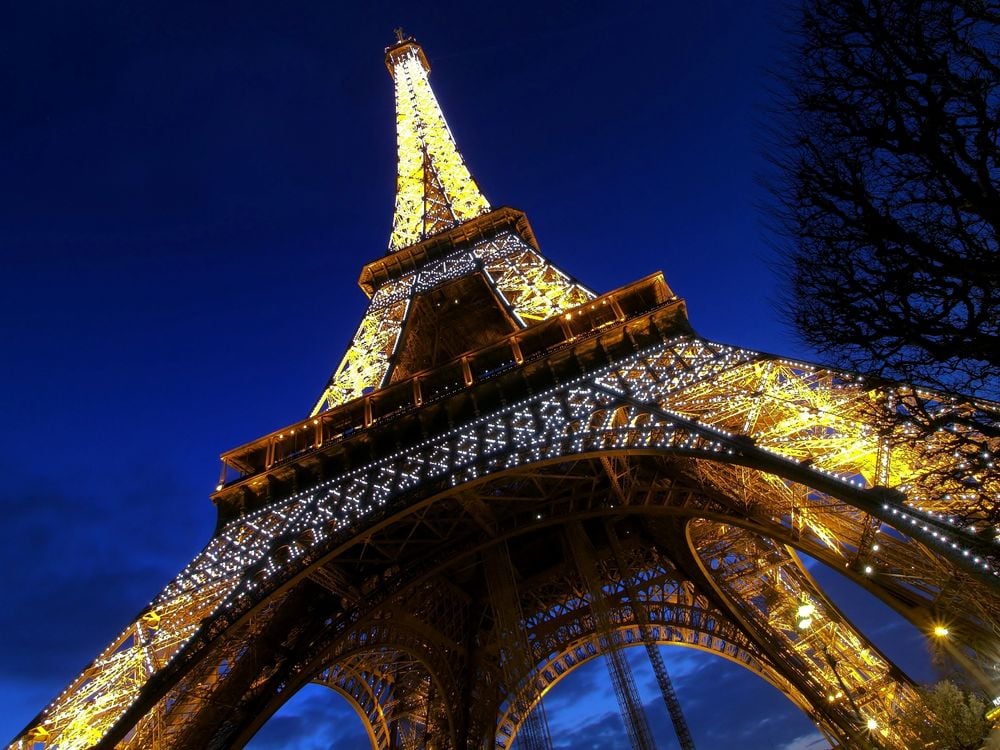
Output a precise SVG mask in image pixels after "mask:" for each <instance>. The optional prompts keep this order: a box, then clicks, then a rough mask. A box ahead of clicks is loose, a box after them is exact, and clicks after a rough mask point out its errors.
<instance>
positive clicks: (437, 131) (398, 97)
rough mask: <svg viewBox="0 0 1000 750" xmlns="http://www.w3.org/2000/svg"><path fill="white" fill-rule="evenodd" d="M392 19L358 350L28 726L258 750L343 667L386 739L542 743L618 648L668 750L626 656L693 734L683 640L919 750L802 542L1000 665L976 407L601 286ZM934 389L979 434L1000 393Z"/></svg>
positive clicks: (253, 454) (618, 669) (53, 744)
mask: <svg viewBox="0 0 1000 750" xmlns="http://www.w3.org/2000/svg"><path fill="white" fill-rule="evenodd" d="M397 35H398V38H397V41H396V43H394V44H393V45H392V46H390V47H389V48H388V49H387V50H386V54H385V63H386V66H387V67H388V70H389V73H390V75H391V77H392V80H393V82H394V90H395V102H396V129H397V146H398V176H397V187H396V202H395V214H394V219H393V225H392V234H391V238H390V241H389V248H388V252H387V253H386V254H385V255H384V256H383V257H380V258H377V259H376V260H373V261H372V262H370V263H368V264H367V265H365V266H364V267H363V269H362V271H361V277H360V285H361V287H362V289H363V290H364V292H365V293H366V294H367V295H368V297H369V298H370V303H369V307H368V310H367V313H366V314H365V316H364V318H363V320H362V321H361V324H360V326H359V327H358V330H357V333H356V334H355V336H354V338H353V340H352V341H351V342H350V345H349V347H348V349H347V353H346V354H345V356H344V358H343V361H342V362H341V364H340V366H339V367H338V368H337V369H336V371H335V372H334V373H333V375H332V376H331V377H330V378H329V380H328V382H327V383H326V385H325V387H324V388H323V390H322V393H321V394H320V396H319V399H318V400H317V402H316V405H315V407H314V408H313V410H312V413H311V414H310V415H309V416H308V417H307V418H306V419H303V420H301V421H297V422H295V423H294V424H291V425H288V426H286V427H283V428H282V429H280V430H277V431H275V432H273V433H271V434H269V435H265V436H263V437H261V438H259V439H257V440H254V441H252V442H250V443H247V444H246V445H243V446H240V447H238V448H235V449H233V450H230V451H228V452H227V453H225V454H223V456H222V463H223V472H222V476H221V478H220V481H219V484H218V486H217V487H216V491H215V492H214V494H213V495H212V500H213V502H214V503H215V505H216V506H217V508H218V526H217V528H216V531H215V534H214V536H213V537H212V539H211V540H210V541H209V542H208V544H207V545H206V546H205V548H204V550H203V551H202V552H201V553H199V554H198V555H197V557H195V559H194V560H192V561H191V563H190V564H189V565H188V566H187V567H185V568H184V569H183V570H182V571H181V572H180V573H179V574H178V575H177V576H176V578H175V579H174V580H173V581H171V582H170V584H169V585H168V586H167V587H166V588H165V589H164V590H163V591H162V592H160V593H159V594H158V595H157V596H156V597H155V598H154V599H153V600H152V602H151V603H150V604H149V605H148V606H147V607H145V608H144V609H143V610H142V611H141V612H140V613H139V614H138V615H137V616H136V618H135V619H134V621H133V622H131V623H129V624H128V625H127V626H126V627H125V629H124V630H123V631H122V632H121V633H120V634H118V635H117V636H116V637H115V638H114V639H113V640H112V641H111V643H110V645H109V646H108V647H107V648H106V649H105V650H104V651H102V652H101V653H100V654H99V655H98V656H97V657H96V658H95V659H94V661H93V662H91V663H90V664H89V665H88V666H87V667H86V668H85V669H84V670H83V671H82V672H81V673H80V674H79V675H78V676H77V677H76V678H75V679H74V680H73V681H72V682H71V683H70V684H69V685H68V686H67V688H66V689H65V690H64V691H63V692H62V693H60V694H59V696H57V697H56V698H55V700H53V701H52V703H51V704H50V705H49V706H48V707H47V708H45V709H44V710H43V711H42V712H41V713H40V714H39V715H38V716H37V717H36V718H35V719H34V720H33V721H32V722H31V723H30V724H29V725H28V726H27V727H26V728H25V729H24V731H23V732H22V733H21V734H20V735H19V736H18V737H17V738H16V739H15V740H14V741H13V742H12V744H11V745H10V747H11V748H16V749H17V750H27V749H29V748H31V749H33V750H35V749H41V748H51V749H55V748H58V749H59V750H71V749H75V748H86V747H98V748H112V747H120V748H217V749H220V748H235V747H241V746H243V745H244V744H245V743H246V742H247V741H248V740H249V739H250V738H251V737H252V736H253V734H254V733H255V731H256V730H257V729H259V728H260V727H261V726H262V724H263V723H264V722H265V721H267V719H268V717H270V716H271V715H272V714H273V713H274V712H275V711H276V710H277V709H278V708H280V707H281V706H282V705H283V704H284V702H285V701H286V700H287V699H288V698H289V697H290V696H292V695H294V694H295V693H296V691H297V690H299V689H300V688H301V687H303V686H304V685H306V684H308V683H320V684H323V685H326V686H328V687H330V688H331V689H333V690H335V691H337V692H338V693H340V694H341V695H343V696H345V697H346V698H347V699H348V700H349V701H350V702H351V704H352V705H353V706H354V708H355V709H356V710H357V712H358V713H359V715H361V716H362V718H363V721H364V724H365V727H366V729H367V731H368V734H369V737H370V739H371V743H372V747H374V748H378V749H379V750H383V749H388V748H434V749H435V750H438V749H439V750H444V749H445V748H455V749H457V748H469V749H471V748H504V749H506V748H511V747H512V746H514V744H515V743H517V744H519V746H521V747H527V748H532V749H534V748H546V747H551V739H550V737H549V735H548V729H547V722H546V718H545V715H544V709H543V708H542V707H541V703H540V699H541V696H543V695H544V694H545V692H546V691H547V690H548V689H549V688H550V687H552V686H553V685H554V684H555V683H556V682H558V681H559V680H560V679H562V678H563V677H565V676H566V675H567V674H569V673H570V672H572V671H573V670H574V669H575V668H576V667H577V666H579V665H581V664H583V663H585V662H588V661H589V660H591V659H594V658H601V659H603V660H604V661H605V662H606V664H607V669H608V673H609V679H610V681H611V683H612V685H613V687H614V689H615V695H616V697H617V699H618V703H619V706H620V709H621V713H622V717H623V719H624V723H625V726H626V729H627V732H628V736H629V741H630V744H631V746H632V747H634V748H639V749H642V750H645V749H646V748H652V747H655V740H654V738H653V736H652V734H651V732H650V730H649V726H648V723H647V720H646V718H645V716H644V713H643V707H642V705H641V703H640V702H639V699H638V696H637V692H636V689H635V684H634V680H633V677H632V675H631V672H630V667H629V663H628V661H627V660H626V659H624V658H623V655H622V650H623V649H624V648H626V647H629V646H633V645H644V646H646V648H647V650H648V652H649V653H650V655H651V658H652V659H653V666H654V670H655V673H656V676H657V679H658V682H659V685H660V687H661V690H662V691H663V695H664V700H665V701H666V703H667V707H668V709H669V711H670V714H671V716H672V718H673V719H674V723H675V727H676V729H677V732H678V736H679V739H680V741H681V746H682V747H685V748H686V747H692V746H693V743H692V742H691V739H690V734H689V733H688V732H687V728H686V725H685V723H684V720H683V715H682V713H681V711H680V708H679V704H678V702H677V696H676V694H675V693H674V692H673V689H672V686H671V684H670V681H669V676H668V675H667V673H666V670H665V668H664V666H663V662H662V659H660V657H659V650H658V648H657V647H658V646H660V645H681V646H687V647H689V648H696V649H700V650H702V651H708V652H711V653H714V654H717V655H719V656H722V657H724V658H726V659H729V660H730V661H732V662H735V663H736V664H739V665H741V666H743V667H745V668H747V669H749V670H751V671H753V672H754V673H756V674H757V675H759V676H760V677H761V678H763V679H764V680H766V681H768V682H769V683H770V684H771V685H773V686H775V687H776V688H777V689H778V690H780V691H781V692H782V693H783V694H784V695H786V696H787V697H788V698H789V699H790V700H791V701H792V702H793V703H794V704H795V705H796V706H798V707H799V708H800V709H801V710H802V711H803V712H805V713H806V714H807V715H808V716H809V717H810V718H811V719H812V720H814V721H815V723H816V725H817V726H818V727H819V728H820V729H821V731H822V732H823V733H824V734H825V735H826V736H827V737H828V738H829V739H830V741H831V743H833V744H835V745H836V746H838V747H849V748H873V747H875V748H887V749H888V748H892V749H895V748H899V749H900V750H902V749H903V748H910V747H913V746H914V741H915V740H914V737H913V736H912V734H911V730H910V729H909V728H908V727H907V726H906V725H905V724H904V723H903V722H902V721H900V718H899V717H900V712H901V711H903V710H904V709H906V708H907V707H908V706H910V704H912V703H913V702H915V701H918V700H919V698H918V695H917V693H916V691H915V689H914V686H913V684H912V683H911V681H910V680H909V679H908V678H907V677H906V675H904V674H903V673H902V672H901V671H900V670H899V669H898V668H897V667H896V666H895V665H893V664H892V663H891V662H890V661H889V659H888V658H886V656H885V655H883V654H882V653H881V652H880V651H879V650H878V649H877V648H876V647H875V646H873V645H872V643H871V642H870V641H869V640H868V639H867V638H866V637H865V635H864V634H863V633H861V632H859V631H858V630H857V629H856V628H855V627H854V626H853V625H852V624H851V623H850V622H849V621H848V620H847V619H846V618H845V617H844V615H843V614H842V613H841V612H840V611H839V610H838V609H837V607H836V606H835V605H834V604H833V603H832V602H831V600H830V599H829V598H828V597H827V596H826V595H825V594H824V592H823V591H822V590H821V588H820V587H819V586H818V585H817V583H816V582H815V581H814V579H813V578H812V576H811V575H810V574H809V572H808V570H807V569H806V567H805V566H804V565H803V563H802V560H801V559H800V557H799V555H798V553H799V552H801V553H804V554H807V555H809V556H810V557H812V558H814V559H816V560H818V561H820V562H821V563H824V564H826V565H828V566H830V567H832V568H835V569H836V570H839V571H840V572H841V573H842V574H844V575H845V576H847V577H848V578H850V579H852V580H853V581H854V582H855V583H857V584H858V585H859V586H862V587H864V588H865V589H867V590H868V591H869V592H871V593H872V594H874V595H875V596H877V597H879V598H880V599H881V600H882V601H884V602H885V603H886V604H888V605H889V606H890V607H892V608H893V609H894V610H895V611H897V612H898V613H899V614H900V615H902V616H903V617H904V618H906V619H907V620H908V621H910V622H911V623H912V624H914V625H915V626H916V627H918V628H920V629H923V630H925V631H927V632H928V633H930V632H931V631H932V630H933V629H934V628H935V627H937V628H939V634H942V633H943V632H944V628H945V627H947V631H948V644H949V652H950V654H951V655H952V656H953V657H954V658H955V659H957V660H958V661H959V662H960V663H961V665H962V666H963V667H964V668H965V669H967V670H968V671H969V672H970V673H971V674H972V675H973V676H974V677H975V678H977V679H979V680H980V681H981V682H983V683H984V684H985V685H988V686H991V687H992V685H993V683H992V679H993V678H992V674H991V673H990V672H989V670H990V667H989V666H988V665H990V664H993V663H994V662H995V661H996V656H997V654H996V651H995V649H996V645H995V644H996V639H995V631H994V628H995V627H996V624H997V623H1000V602H998V597H997V595H996V589H997V581H998V579H997V566H998V565H1000V559H998V554H997V546H996V544H995V542H994V539H993V537H992V533H991V527H989V526H988V525H987V524H986V523H985V522H980V523H978V526H979V528H978V529H977V528H976V525H977V522H976V521H975V519H977V518H985V516H984V515H983V513H984V511H983V510H982V509H983V508H991V507H995V498H996V497H997V496H998V494H997V493H998V491H1000V488H998V486H997V481H996V474H995V473H992V474H989V473H988V474H985V475H984V474H976V475H975V476H974V479H975V480H976V481H975V482H970V481H965V482H963V483H961V484H960V486H959V489H955V486H954V484H953V483H949V481H948V480H947V477H948V476H952V475H960V476H964V477H967V476H968V472H965V474H963V473H962V471H960V470H962V469H967V467H968V464H969V462H970V461H973V459H972V458H970V457H969V456H968V455H965V454H963V453H962V452H961V450H959V449H958V448H957V447H956V448H955V449H954V450H952V449H951V447H952V445H953V444H954V445H957V443H955V441H956V440H957V438H958V436H957V435H956V430H957V429H958V428H956V427H954V426H953V427H952V429H942V430H940V431H939V432H938V433H935V434H934V435H933V436H932V437H931V439H929V440H928V439H917V438H915V437H914V435H913V432H912V430H911V429H909V427H908V426H907V424H906V422H905V420H900V419H899V418H898V416H899V414H900V413H901V412H904V411H905V410H906V409H907V408H909V407H908V406H907V405H908V404H911V403H912V398H913V396H914V394H915V393H916V392H915V391H914V390H913V389H912V388H908V387H906V386H903V385H899V384H894V383H885V382H875V381H871V380H867V379H865V378H863V377H859V376H857V375H854V374H851V373H847V372H840V371H836V370H833V369H830V368H826V367H820V366H815V365H811V364H808V363H804V362H798V361H794V360H789V359H784V358H781V357H777V356H772V355H769V354H762V353H759V352H754V351H749V350H747V349H742V348H739V347H737V346H729V345H725V344H719V343H715V342H712V341H708V340H706V339H704V338H702V337H700V336H698V335H697V334H696V333H695V332H694V330H693V329H692V327H691V326H690V324H689V322H688V319H687V315H686V312H685V305H684V302H683V300H681V299H680V298H678V297H677V296H676V295H675V294H674V293H673V291H672V290H671V289H670V287H669V286H668V285H667V283H666V282H665V280H664V278H663V276H662V274H660V273H654V274H652V275H650V276H647V277H646V278H643V279H640V280H638V281H636V282H634V283H632V284H629V285H627V286H624V287H622V288H619V289H616V290H614V291H610V292H607V293H603V294H598V293H595V292H593V291H591V290H590V289H589V288H587V287H586V286H584V285H583V284H581V283H580V282H579V281H577V280H575V279H574V278H573V277H571V276H569V275H567V274H565V273H563V272H562V271H560V270H559V269H557V268H556V267H555V266H553V265H552V264H551V263H550V262H549V261H548V260H547V259H546V258H545V257H544V255H542V253H541V251H540V249H539V246H538V243H537V242H536V240H535V236H534V234H533V232H532V229H531V225H530V224H529V223H528V220H527V218H526V217H525V215H524V214H523V213H522V212H520V211H518V210H516V209H513V208H509V207H501V208H492V207H491V206H490V204H489V203H488V202H487V200H486V198H485V197H484V196H483V194H482V192H481V191H480V189H479V186H478V184H477V183H476V181H475V180H474V179H473V178H472V176H471V174H470V172H469V170H468V168H467V167H466V165H465V162H464V160H463V158H462V156H461V154H460V153H459V151H458V150H457V148H456V144H455V140H454V139H453V137H452V134H451V132H450V131H449V129H448V126H447V124H446V122H445V120H444V117H443V115H442V113H441V110H440V108H439V106H438V103H437V101H436V99H435V97H434V94H433V92H432V90H431V88H430V85H429V82H428V73H429V71H430V65H429V64H428V61H427V58H426V56H425V54H424V52H423V50H422V49H421V47H420V46H419V45H418V44H417V43H416V42H415V41H413V40H412V39H410V38H407V37H405V36H404V35H403V34H402V33H401V32H397ZM916 395H917V396H919V397H920V398H921V399H922V401H921V403H922V404H923V405H924V406H925V407H927V408H930V409H932V410H936V412H935V413H936V414H938V415H939V416H941V417H942V418H943V421H948V418H949V415H950V416H951V417H954V419H953V420H952V421H953V422H954V424H960V423H961V422H962V417H963V416H965V415H968V414H969V413H971V412H973V411H976V410H982V409H995V408H996V407H997V405H995V404H985V403H983V402H976V401H974V400H970V399H962V398H958V397H954V396H944V395H935V394H925V393H922V392H919V393H916ZM956 472H957V474H956ZM942 477H944V478H942ZM969 519H972V520H971V521H970V520H969ZM987 520H989V519H987ZM992 520H993V521H994V522H995V519H992ZM995 692H996V691H995V690H994V693H995ZM991 694H993V693H991Z"/></svg>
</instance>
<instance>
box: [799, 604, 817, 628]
mask: <svg viewBox="0 0 1000 750" xmlns="http://www.w3.org/2000/svg"><path fill="white" fill-rule="evenodd" d="M815 614H816V605H814V604H808V603H806V604H803V605H802V606H800V607H799V609H798V611H797V612H796V613H795V620H796V625H798V628H799V630H806V629H808V628H809V627H810V626H811V625H812V624H813V617H814V615H815Z"/></svg>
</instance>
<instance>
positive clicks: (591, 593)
mask: <svg viewBox="0 0 1000 750" xmlns="http://www.w3.org/2000/svg"><path fill="white" fill-rule="evenodd" d="M566 537H567V540H568V542H569V547H570V551H571V553H572V555H573V560H574V562H575V563H576V568H577V571H578V572H579V574H580V577H581V579H583V584H584V588H585V589H586V591H587V596H588V598H589V599H590V610H591V615H592V617H593V618H594V626H595V629H596V630H597V632H598V633H599V634H600V643H601V648H602V650H603V651H604V661H605V663H606V664H607V666H608V674H609V676H610V677H611V684H612V686H613V687H614V689H615V697H616V698H617V699H618V709H619V711H621V715H622V720H623V721H624V722H625V730H626V732H628V738H629V743H630V744H631V746H632V748H633V750H656V743H655V742H653V734H652V732H651V731H650V730H649V723H648V722H647V721H646V714H645V713H644V712H643V710H642V701H641V700H640V698H639V690H638V688H636V686H635V678H634V677H633V676H632V669H631V668H630V667H629V664H628V661H627V660H626V659H625V655H624V654H623V653H622V651H621V649H619V648H618V645H619V644H618V643H617V642H616V641H615V637H614V623H613V621H612V619H611V610H610V608H609V607H608V603H607V600H606V599H605V598H604V592H603V587H602V585H601V577H600V575H599V574H598V571H597V564H596V563H595V562H594V551H593V547H592V546H591V544H590V540H589V539H588V538H587V532H586V531H585V530H584V528H583V525H582V524H581V523H580V522H579V521H574V522H573V523H570V524H569V525H568V526H567V527H566Z"/></svg>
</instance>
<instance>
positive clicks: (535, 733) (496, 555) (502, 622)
mask: <svg viewBox="0 0 1000 750" xmlns="http://www.w3.org/2000/svg"><path fill="white" fill-rule="evenodd" d="M485 557H486V559H485V562H486V565H485V569H486V582H487V585H488V587H489V591H490V602H491V603H492V605H493V613H494V617H495V618H496V628H497V635H498V639H497V640H498V642H499V644H500V653H499V654H498V658H499V660H500V669H501V672H502V674H503V680H504V683H505V684H506V685H507V690H508V691H510V696H509V700H510V701H511V702H513V703H514V707H515V710H516V712H517V713H518V714H519V715H520V718H521V727H520V730H519V731H518V734H517V737H516V738H515V741H516V743H517V745H518V747H519V748H523V750H552V738H551V736H550V734H549V725H548V720H547V719H546V716H545V709H544V708H543V706H542V702H541V701H538V703H537V704H536V705H535V707H534V710H532V706H531V704H532V701H533V700H534V697H535V696H534V695H533V693H534V685H533V683H532V681H531V675H532V672H533V667H534V664H533V659H532V657H531V653H532V651H531V643H530V642H529V640H528V634H527V631H526V630H525V629H524V627H523V623H524V615H523V613H522V611H521V602H520V599H519V598H518V595H517V579H516V578H515V577H514V569H513V565H512V563H511V560H510V552H509V551H508V549H507V545H506V544H500V545H497V546H495V547H493V548H492V549H490V550H489V551H488V552H487V553H486V555H485ZM521 679H524V680H525V682H524V684H519V683H520V681H521Z"/></svg>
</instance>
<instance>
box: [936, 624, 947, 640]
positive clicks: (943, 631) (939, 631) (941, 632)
mask: <svg viewBox="0 0 1000 750" xmlns="http://www.w3.org/2000/svg"><path fill="white" fill-rule="evenodd" d="M934 635H936V636H937V637H938V638H944V637H945V636H947V635H948V628H946V627H945V626H944V625H935V626H934Z"/></svg>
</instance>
